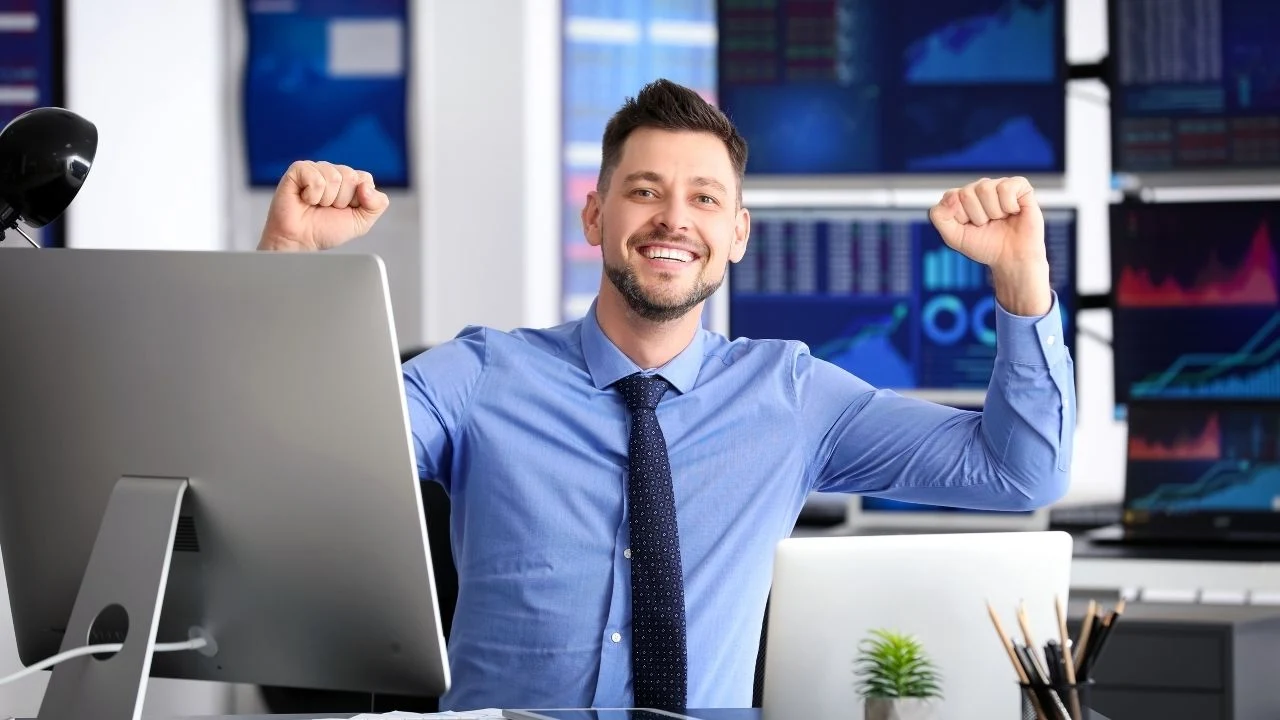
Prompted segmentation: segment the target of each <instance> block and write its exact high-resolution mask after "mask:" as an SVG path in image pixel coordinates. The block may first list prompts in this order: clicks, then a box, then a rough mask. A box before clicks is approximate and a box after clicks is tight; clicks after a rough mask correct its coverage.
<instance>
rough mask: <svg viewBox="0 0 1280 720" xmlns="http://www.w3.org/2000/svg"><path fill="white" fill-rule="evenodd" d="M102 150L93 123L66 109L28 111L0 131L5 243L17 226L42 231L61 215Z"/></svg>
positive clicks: (0, 212)
mask: <svg viewBox="0 0 1280 720" xmlns="http://www.w3.org/2000/svg"><path fill="white" fill-rule="evenodd" d="M97 150H98V129H97V128H96V127H95V126H94V124H93V123H91V122H89V121H88V120H85V119H84V118H82V117H80V116H79V115H77V114H75V113H73V112H71V111H70V110H64V109H63V108H55V107H41V108H35V109H34V110H28V111H27V112H24V113H22V114H21V115H19V116H18V117H16V118H14V119H13V120H12V121H11V122H10V123H9V124H8V125H6V126H4V129H3V130H0V240H3V239H4V233H5V231H6V230H9V229H13V230H17V231H18V234H19V235H21V236H22V237H24V238H26V239H27V242H29V243H31V246H32V247H40V246H39V244H37V243H36V241H34V240H32V239H31V237H30V236H28V235H27V234H26V233H25V232H23V231H22V228H20V227H18V221H19V220H21V221H22V222H24V223H26V224H27V225H29V226H30V227H33V228H40V227H44V226H45V225H48V224H49V223H50V222H53V221H54V220H56V219H57V218H58V216H59V215H61V214H62V212H63V211H64V210H66V209H67V206H68V205H70V204H71V201H72V200H73V199H74V198H75V196H76V193H78V192H80V186H81V185H83V184H84V180H85V178H86V177H87V176H88V175H89V168H90V166H92V165H93V158H94V155H95V154H96V153H97Z"/></svg>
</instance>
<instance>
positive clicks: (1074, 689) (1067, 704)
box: [1018, 680, 1103, 720]
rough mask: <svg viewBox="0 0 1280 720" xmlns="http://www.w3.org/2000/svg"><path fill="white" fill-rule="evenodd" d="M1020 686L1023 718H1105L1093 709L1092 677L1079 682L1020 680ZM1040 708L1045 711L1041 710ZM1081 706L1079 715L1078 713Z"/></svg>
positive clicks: (1047, 719)
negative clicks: (1050, 682) (1046, 682)
mask: <svg viewBox="0 0 1280 720" xmlns="http://www.w3.org/2000/svg"><path fill="white" fill-rule="evenodd" d="M1018 687H1019V690H1020V691H1021V692H1020V693H1019V694H1021V695H1022V720H1103V718H1102V716H1101V715H1099V714H1098V713H1096V712H1094V711H1093V710H1092V708H1093V698H1092V697H1091V693H1090V691H1091V690H1092V689H1093V681H1092V680H1090V681H1088V682H1083V683H1076V684H1075V685H1072V684H1069V683H1059V684H1053V685H1050V684H1045V683H1031V684H1028V683H1019V684H1018ZM1073 699H1074V703H1073ZM1037 707H1038V708H1040V709H1041V710H1043V712H1042V713H1038V712H1037V709H1036V708H1037ZM1077 708H1078V709H1079V711H1080V714H1079V716H1078V717H1077V716H1076V715H1075V714H1074V713H1075V710H1076V709H1077Z"/></svg>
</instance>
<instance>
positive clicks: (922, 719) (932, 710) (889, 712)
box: [864, 698, 938, 720]
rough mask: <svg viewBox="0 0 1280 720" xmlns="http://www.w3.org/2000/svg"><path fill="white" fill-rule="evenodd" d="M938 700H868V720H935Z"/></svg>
mask: <svg viewBox="0 0 1280 720" xmlns="http://www.w3.org/2000/svg"><path fill="white" fill-rule="evenodd" d="M937 708H938V702H937V699H936V698H867V699H866V705H865V706H864V710H865V714H866V720H934V718H936V717H937V716H938V715H937Z"/></svg>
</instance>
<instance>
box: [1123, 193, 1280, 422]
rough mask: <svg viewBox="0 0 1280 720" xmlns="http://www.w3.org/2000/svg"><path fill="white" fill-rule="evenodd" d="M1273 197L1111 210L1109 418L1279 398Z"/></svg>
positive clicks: (1279, 287)
mask: <svg viewBox="0 0 1280 720" xmlns="http://www.w3.org/2000/svg"><path fill="white" fill-rule="evenodd" d="M1277 223H1280V201H1276V200H1265V201H1263V200H1258V201H1222V202H1176V203H1142V202H1135V201H1129V202H1124V203H1119V204H1115V205H1112V206H1111V273H1112V279H1111V287H1112V288H1113V292H1112V327H1113V336H1114V341H1113V346H1114V350H1115V357H1114V361H1113V362H1114V368H1113V370H1114V377H1115V391H1114V392H1115V404H1116V414H1117V416H1118V417H1121V418H1123V417H1124V414H1125V407H1126V405H1127V404H1128V402H1129V401H1130V400H1131V399H1132V400H1139V399H1151V400H1159V399H1179V400H1190V399H1198V398H1212V399H1218V400H1259V399H1265V400H1280V362H1277V359H1276V348H1277V342H1280V271H1278V270H1277V257H1280V227H1277Z"/></svg>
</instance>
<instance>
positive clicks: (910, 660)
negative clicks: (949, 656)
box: [856, 629, 942, 698]
mask: <svg viewBox="0 0 1280 720" xmlns="http://www.w3.org/2000/svg"><path fill="white" fill-rule="evenodd" d="M871 635H872V637H868V638H865V639H863V641H862V642H861V643H859V644H858V658H857V660H856V664H857V674H858V676H859V678H860V680H859V681H858V692H859V694H860V695H861V696H862V697H863V698H907V697H924V698H936V697H941V696H942V686H941V685H940V682H941V678H940V677H939V673H938V670H937V668H936V667H935V666H934V664H933V661H932V660H930V659H929V656H928V655H926V654H925V651H924V646H923V645H921V643H920V641H919V640H917V639H916V638H915V637H912V636H910V635H905V634H902V633H897V632H893V631H892V630H883V629H881V630H872V631H871Z"/></svg>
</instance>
